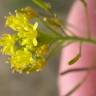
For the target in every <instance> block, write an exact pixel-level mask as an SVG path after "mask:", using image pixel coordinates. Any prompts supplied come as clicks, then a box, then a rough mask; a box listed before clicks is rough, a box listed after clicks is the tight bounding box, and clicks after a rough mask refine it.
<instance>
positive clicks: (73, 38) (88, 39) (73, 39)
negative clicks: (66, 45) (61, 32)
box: [60, 36, 96, 44]
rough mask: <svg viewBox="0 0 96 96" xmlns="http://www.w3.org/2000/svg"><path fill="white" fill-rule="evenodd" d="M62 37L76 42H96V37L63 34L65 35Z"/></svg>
mask: <svg viewBox="0 0 96 96" xmlns="http://www.w3.org/2000/svg"><path fill="white" fill-rule="evenodd" d="M60 39H61V40H64V42H65V41H75V42H82V43H89V44H96V39H90V38H83V37H77V36H63V37H60Z"/></svg>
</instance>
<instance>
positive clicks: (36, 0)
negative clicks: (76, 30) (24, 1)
mask: <svg viewBox="0 0 96 96" xmlns="http://www.w3.org/2000/svg"><path fill="white" fill-rule="evenodd" d="M32 1H33V2H34V3H35V4H36V5H38V6H39V7H41V8H43V9H44V10H47V11H49V10H50V9H51V5H50V4H49V3H47V2H45V1H44V0H32Z"/></svg>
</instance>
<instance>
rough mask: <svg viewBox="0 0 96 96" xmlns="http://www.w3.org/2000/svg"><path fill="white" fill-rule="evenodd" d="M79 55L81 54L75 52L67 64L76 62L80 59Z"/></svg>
mask: <svg viewBox="0 0 96 96" xmlns="http://www.w3.org/2000/svg"><path fill="white" fill-rule="evenodd" d="M80 57H81V54H80V53H79V54H77V55H76V56H75V57H74V58H73V59H71V60H70V61H69V65H72V64H74V63H76V62H77V61H78V60H79V59H80Z"/></svg>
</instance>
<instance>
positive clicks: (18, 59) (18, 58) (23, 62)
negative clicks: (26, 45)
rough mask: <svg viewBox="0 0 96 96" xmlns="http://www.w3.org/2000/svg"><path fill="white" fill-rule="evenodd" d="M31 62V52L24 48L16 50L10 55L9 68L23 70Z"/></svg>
mask: <svg viewBox="0 0 96 96" xmlns="http://www.w3.org/2000/svg"><path fill="white" fill-rule="evenodd" d="M31 62H32V53H31V52H29V51H24V50H17V51H16V53H15V54H14V55H13V56H12V57H11V59H10V63H11V68H12V69H13V70H14V71H17V72H23V71H24V69H26V68H27V67H28V66H30V64H31Z"/></svg>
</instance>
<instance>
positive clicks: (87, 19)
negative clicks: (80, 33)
mask: <svg viewBox="0 0 96 96" xmlns="http://www.w3.org/2000/svg"><path fill="white" fill-rule="evenodd" d="M80 1H81V2H82V3H83V5H84V9H85V15H86V23H87V32H88V38H91V32H90V21H89V14H88V4H87V2H88V1H85V0H80Z"/></svg>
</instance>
